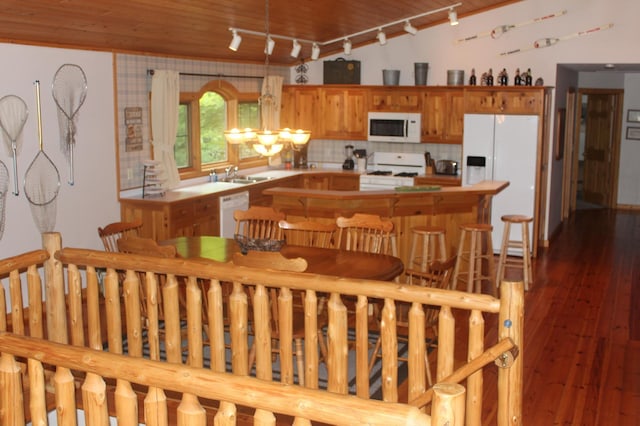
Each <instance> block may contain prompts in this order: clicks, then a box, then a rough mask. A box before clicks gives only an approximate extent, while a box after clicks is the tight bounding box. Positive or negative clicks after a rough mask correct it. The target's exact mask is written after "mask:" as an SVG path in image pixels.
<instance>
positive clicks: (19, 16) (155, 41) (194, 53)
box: [0, 0, 521, 65]
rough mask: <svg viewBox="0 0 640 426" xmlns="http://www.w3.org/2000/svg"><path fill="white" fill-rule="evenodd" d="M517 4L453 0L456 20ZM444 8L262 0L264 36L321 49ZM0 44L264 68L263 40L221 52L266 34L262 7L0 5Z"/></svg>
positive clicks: (335, 48)
mask: <svg viewBox="0 0 640 426" xmlns="http://www.w3.org/2000/svg"><path fill="white" fill-rule="evenodd" d="M517 1H521V0H461V3H462V4H461V5H460V6H459V7H457V8H456V10H457V13H458V18H459V19H461V18H464V17H465V16H468V15H470V14H475V13H481V12H484V11H486V10H489V9H492V8H496V7H501V6H505V5H507V4H511V3H515V2H517ZM456 3H457V1H455V0H452V1H449V0H347V1H344V0H342V1H337V0H297V1H291V0H269V26H270V33H272V34H278V35H283V36H287V37H295V38H300V39H305V40H313V41H317V42H319V43H323V42H326V41H329V40H333V39H337V38H338V39H339V38H341V37H344V36H347V35H350V34H354V33H357V32H360V31H364V30H367V29H370V28H375V27H377V26H379V25H385V24H388V23H390V22H395V21H401V20H404V19H405V18H408V17H411V16H415V15H419V14H422V13H425V12H428V11H432V10H436V9H440V8H447V7H449V6H451V5H454V4H456ZM1 9H2V10H0V41H2V42H15V43H26V44H37V45H49V46H61V47H74V48H82V49H97V50H107V51H116V52H129V53H148V54H157V55H162V56H172V57H185V58H198V59H205V60H222V61H234V62H264V60H265V57H264V42H265V40H264V37H256V36H252V35H249V34H243V35H242V37H243V40H242V43H241V45H240V48H239V49H238V51H237V52H233V51H231V50H229V49H228V45H229V42H230V41H231V33H230V31H229V28H230V27H237V28H242V29H245V30H251V31H257V32H262V33H264V32H266V20H265V16H266V0H90V1H87V0H29V1H25V0H3V1H2V8H1ZM446 20H447V12H446V11H442V12H438V13H434V14H431V15H428V16H425V17H421V18H416V19H414V20H412V21H411V23H412V25H413V26H415V27H417V28H418V29H422V28H426V27H429V26H433V25H438V24H442V23H443V22H446ZM402 27H403V25H402V23H399V24H397V25H394V26H392V27H388V28H385V33H386V34H387V38H390V37H393V36H394V35H400V34H404V32H403V29H402ZM375 36H376V32H375V31H373V32H371V33H367V34H364V35H361V36H358V37H353V38H352V39H351V41H352V43H353V46H354V47H356V46H358V45H362V44H366V43H373V42H377V41H376V39H375ZM291 45H292V42H291V41H290V40H277V39H276V47H275V49H274V52H273V54H272V56H271V58H270V61H271V63H274V64H282V65H291V64H294V63H296V62H297V61H299V60H300V58H309V57H310V55H311V46H310V44H307V43H303V44H302V51H301V54H300V57H299V59H294V58H292V57H291V56H290V51H291ZM341 50H342V41H341V40H340V41H338V42H335V43H332V44H329V45H324V46H322V47H321V56H324V55H327V54H331V53H337V52H340V51H341Z"/></svg>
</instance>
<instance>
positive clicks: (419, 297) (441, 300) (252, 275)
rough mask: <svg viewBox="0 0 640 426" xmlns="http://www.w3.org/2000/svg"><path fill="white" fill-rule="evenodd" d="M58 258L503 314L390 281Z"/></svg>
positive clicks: (71, 252)
mask: <svg viewBox="0 0 640 426" xmlns="http://www.w3.org/2000/svg"><path fill="white" fill-rule="evenodd" d="M55 257H56V259H57V260H59V261H61V262H62V263H65V264H74V263H75V264H79V265H82V264H84V265H86V266H93V267H95V268H116V269H132V270H143V271H149V272H153V273H155V274H173V275H177V276H180V275H182V276H197V277H198V278H201V279H218V280H221V281H230V282H232V281H240V282H243V283H245V284H249V285H255V284H263V285H265V286H268V287H283V286H286V287H289V288H291V289H292V290H314V291H317V292H325V293H340V294H343V295H345V296H358V295H361V294H363V293H364V292H363V290H365V291H366V293H367V294H368V295H370V296H372V297H375V298H379V299H385V298H392V299H394V300H397V301H401V302H414V301H415V302H418V303H423V304H426V305H435V306H439V305H448V306H451V307H452V308H454V309H464V310H471V309H478V310H480V311H482V312H487V313H498V312H499V311H500V301H499V300H498V299H496V298H494V297H492V296H489V295H484V294H477V293H466V292H451V291H448V290H439V289H430V290H429V291H428V292H425V291H424V288H420V287H417V286H408V285H402V284H394V285H389V283H387V282H381V281H373V280H360V279H350V278H339V277H330V276H325V275H314V274H306V273H305V274H304V275H303V276H304V277H305V279H304V280H301V279H300V277H301V275H300V274H299V273H296V272H284V271H278V272H277V273H275V274H265V273H264V272H263V271H260V270H255V269H252V268H247V267H241V266H235V265H232V264H227V263H218V262H212V261H206V260H198V259H189V260H185V259H162V260H159V259H157V258H149V257H145V256H140V255H133V254H123V253H108V252H103V251H97V250H86V249H76V248H65V249H63V250H62V251H60V252H58V253H56V255H55Z"/></svg>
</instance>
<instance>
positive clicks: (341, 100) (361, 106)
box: [319, 87, 368, 140]
mask: <svg viewBox="0 0 640 426" xmlns="http://www.w3.org/2000/svg"><path fill="white" fill-rule="evenodd" d="M320 111H321V114H320V115H321V116H320V125H321V128H322V130H321V131H320V135H319V137H322V138H327V139H355V140H365V139H366V138H367V125H368V123H367V91H365V90H362V89H361V88H358V87H354V88H342V87H326V88H323V89H322V91H321V109H320Z"/></svg>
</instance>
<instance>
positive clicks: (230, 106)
mask: <svg viewBox="0 0 640 426" xmlns="http://www.w3.org/2000/svg"><path fill="white" fill-rule="evenodd" d="M206 92H216V93H217V94H219V95H220V96H222V98H223V99H224V100H225V102H226V113H227V117H226V118H227V128H233V127H237V122H238V104H239V103H241V102H254V101H255V102H257V101H258V98H259V96H260V94H259V93H253V92H247V93H245V92H239V91H238V90H237V89H236V88H235V86H233V85H232V84H230V83H228V82H226V81H222V80H213V81H210V82H208V83H207V84H205V85H204V86H202V88H201V89H200V90H199V91H198V92H180V104H181V105H187V108H188V110H189V111H188V112H189V141H188V144H189V149H190V151H191V157H190V158H191V165H189V166H187V167H181V168H179V169H178V173H179V174H180V179H190V178H195V177H200V176H206V175H208V174H209V173H210V172H211V170H215V171H216V172H222V171H223V169H224V168H225V167H228V166H235V165H237V166H238V168H240V169H247V168H251V167H260V166H266V165H267V164H268V159H267V158H265V157H263V158H261V157H259V154H258V155H256V157H251V158H246V159H240V158H239V151H238V149H237V146H236V145H230V144H228V143H227V154H228V155H227V161H224V162H219V163H215V164H214V165H213V166H212V165H209V164H207V165H203V164H202V158H201V155H200V119H199V117H200V102H199V101H200V98H201V97H202V95H203V94H205V93H206Z"/></svg>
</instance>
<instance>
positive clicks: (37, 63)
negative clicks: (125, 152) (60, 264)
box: [0, 44, 120, 258]
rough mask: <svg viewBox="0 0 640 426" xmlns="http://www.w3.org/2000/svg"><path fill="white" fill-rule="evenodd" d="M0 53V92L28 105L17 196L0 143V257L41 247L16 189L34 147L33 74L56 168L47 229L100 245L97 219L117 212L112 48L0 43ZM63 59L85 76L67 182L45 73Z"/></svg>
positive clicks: (68, 240)
mask: <svg viewBox="0 0 640 426" xmlns="http://www.w3.org/2000/svg"><path fill="white" fill-rule="evenodd" d="M0 57H1V58H2V63H3V65H2V78H1V79H0V96H5V95H10V94H12V95H17V96H20V97H21V98H22V99H23V100H24V101H25V102H26V104H27V107H28V109H29V118H28V120H27V123H26V125H25V127H24V130H23V143H22V147H21V151H20V152H19V153H18V180H19V183H20V185H19V186H20V195H19V196H15V195H13V194H12V193H11V192H12V190H13V167H12V164H11V157H10V156H9V154H8V153H7V151H6V150H5V149H4V148H0V160H1V161H2V162H4V163H5V165H6V166H7V168H8V169H9V175H10V183H9V191H8V194H7V195H6V202H5V229H4V235H3V237H2V239H1V240H0V258H6V257H9V256H14V255H17V254H20V253H23V252H25V251H29V250H34V249H37V248H40V247H42V242H41V236H40V231H39V230H38V228H37V227H36V225H35V222H34V221H33V219H32V216H31V211H30V208H29V202H28V201H27V198H26V197H25V195H24V191H23V181H24V174H25V172H26V170H27V168H28V167H29V164H30V163H31V161H32V160H33V159H34V157H35V156H36V154H37V152H38V131H37V114H36V98H35V86H34V84H33V83H34V81H35V80H39V81H40V83H41V104H42V127H43V135H44V138H43V139H44V142H43V145H44V151H45V153H46V154H47V155H48V156H49V157H50V158H51V160H52V161H53V162H54V164H55V165H56V167H57V168H58V171H59V173H60V181H61V186H60V192H59V194H58V197H57V199H56V202H57V218H56V226H55V231H59V232H60V233H61V234H62V243H63V245H64V246H72V247H85V248H96V249H101V248H102V243H101V242H100V239H99V238H98V233H97V228H98V226H102V225H104V224H106V223H108V222H110V221H115V220H118V219H119V217H120V209H119V205H118V202H117V191H116V188H117V183H116V159H115V144H114V140H115V133H114V122H115V119H114V115H113V111H114V95H113V93H114V91H113V72H112V70H113V64H112V55H111V54H110V53H99V52H92V51H80V50H67V49H54V48H43V47H34V46H23V45H13V44H0ZM65 63H71V64H77V65H79V66H80V67H81V68H82V69H83V70H84V72H85V74H86V76H87V81H88V92H87V98H86V101H85V103H84V105H83V106H82V108H81V109H80V112H79V118H78V129H77V134H76V145H77V146H76V149H75V161H74V168H75V173H74V175H75V185H73V186H70V185H69V184H68V183H67V179H68V176H69V173H68V166H67V163H66V159H65V157H64V156H63V154H62V152H61V150H60V142H59V132H58V120H57V112H56V105H55V103H54V100H53V97H52V94H51V83H52V81H53V76H54V74H55V72H56V70H57V69H58V68H59V67H60V66H61V65H63V64H65ZM3 146H4V143H3Z"/></svg>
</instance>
